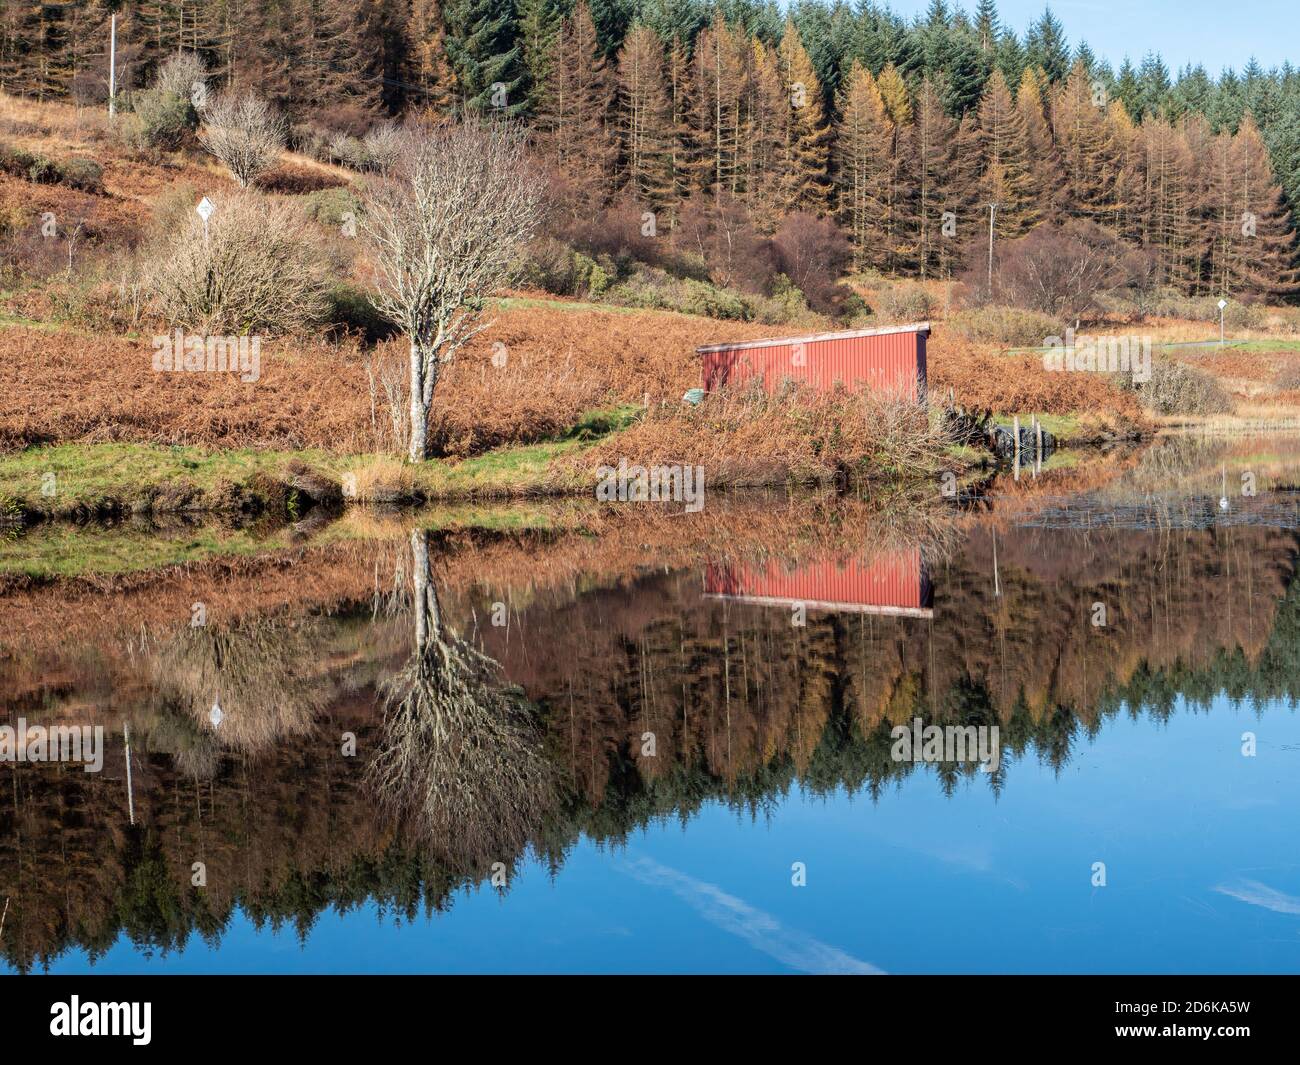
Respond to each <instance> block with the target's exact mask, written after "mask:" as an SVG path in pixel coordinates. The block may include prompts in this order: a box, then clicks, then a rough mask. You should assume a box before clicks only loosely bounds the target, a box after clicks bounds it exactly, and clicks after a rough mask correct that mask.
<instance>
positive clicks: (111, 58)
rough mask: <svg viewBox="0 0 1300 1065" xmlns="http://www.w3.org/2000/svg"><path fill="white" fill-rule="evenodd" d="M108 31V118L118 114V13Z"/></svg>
mask: <svg viewBox="0 0 1300 1065" xmlns="http://www.w3.org/2000/svg"><path fill="white" fill-rule="evenodd" d="M108 25H109V30H108V117H109V118H112V117H113V116H114V115H115V114H117V13H116V12H114V13H113V17H112V19H111V20H110V21H109V24H108Z"/></svg>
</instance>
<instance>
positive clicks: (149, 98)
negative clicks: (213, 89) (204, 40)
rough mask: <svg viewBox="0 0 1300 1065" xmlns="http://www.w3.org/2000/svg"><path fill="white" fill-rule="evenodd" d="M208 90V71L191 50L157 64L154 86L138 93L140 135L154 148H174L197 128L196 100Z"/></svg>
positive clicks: (135, 103)
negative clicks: (159, 64)
mask: <svg viewBox="0 0 1300 1065" xmlns="http://www.w3.org/2000/svg"><path fill="white" fill-rule="evenodd" d="M206 91H207V71H205V70H204V68H203V62H202V60H200V59H199V58H198V56H196V55H194V54H193V53H191V52H182V53H180V54H179V55H174V56H172V57H171V58H170V59H168V60H167V61H166V62H165V63H163V65H162V66H161V67H159V68H158V76H157V77H156V78H155V79H154V83H153V85H152V87H150V88H148V89H145V90H144V91H143V92H138V93H136V95H135V101H134V109H135V113H136V116H137V118H138V119H139V127H138V131H137V133H138V136H139V137H140V139H141V141H142V142H143V143H144V144H145V145H147V146H149V147H152V148H163V149H166V150H168V151H174V150H175V149H177V148H180V147H181V146H182V145H184V144H185V143H186V142H187V141H189V140H190V138H191V137H192V136H193V134H194V131H195V130H196V129H198V125H199V113H198V110H197V108H196V107H195V100H197V99H202V96H203V94H204V93H205V92H206Z"/></svg>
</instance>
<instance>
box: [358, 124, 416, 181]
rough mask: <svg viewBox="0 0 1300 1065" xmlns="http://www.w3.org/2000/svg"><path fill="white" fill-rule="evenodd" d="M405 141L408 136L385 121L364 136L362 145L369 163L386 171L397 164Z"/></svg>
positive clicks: (377, 168)
mask: <svg viewBox="0 0 1300 1065" xmlns="http://www.w3.org/2000/svg"><path fill="white" fill-rule="evenodd" d="M405 143H406V137H405V135H404V134H403V133H402V131H401V130H400V129H398V128H397V126H395V125H393V123H391V122H383V123H380V124H379V125H378V126H376V127H375V128H374V129H372V130H371V131H370V132H369V133H367V134H366V135H365V137H364V138H362V141H361V146H362V148H363V149H364V150H365V156H366V163H367V165H369V166H370V167H371V168H373V169H375V170H378V171H379V172H380V173H386V172H387V171H389V170H391V169H392V168H393V167H394V166H396V165H397V161H398V159H400V158H401V155H402V150H403V146H404V145H405Z"/></svg>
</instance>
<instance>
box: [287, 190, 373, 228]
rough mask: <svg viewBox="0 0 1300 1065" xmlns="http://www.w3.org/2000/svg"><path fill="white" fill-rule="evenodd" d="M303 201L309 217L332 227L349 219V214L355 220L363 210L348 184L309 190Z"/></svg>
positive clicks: (338, 225) (336, 226)
mask: <svg viewBox="0 0 1300 1065" xmlns="http://www.w3.org/2000/svg"><path fill="white" fill-rule="evenodd" d="M301 203H302V207H303V210H304V211H305V212H306V215H307V217H308V218H310V219H311V220H312V221H313V222H318V223H320V224H321V225H323V226H329V227H330V228H331V229H336V228H338V227H340V226H342V225H343V224H344V223H345V222H346V221H347V220H348V215H351V216H352V220H353V221H354V222H355V221H356V219H357V216H358V214H359V212H360V210H361V208H360V206H359V204H358V202H357V198H356V196H354V195H353V194H352V190H351V189H349V188H348V187H347V186H338V187H336V188H325V189H320V190H318V191H316V192H309V193H307V195H305V196H304V197H303V198H302V201H301Z"/></svg>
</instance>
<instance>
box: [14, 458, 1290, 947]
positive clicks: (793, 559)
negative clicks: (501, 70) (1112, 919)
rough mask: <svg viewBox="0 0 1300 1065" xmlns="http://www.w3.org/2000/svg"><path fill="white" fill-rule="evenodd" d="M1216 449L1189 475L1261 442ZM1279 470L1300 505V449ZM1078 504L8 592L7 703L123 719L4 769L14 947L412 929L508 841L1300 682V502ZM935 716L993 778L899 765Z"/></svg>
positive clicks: (489, 539)
mask: <svg viewBox="0 0 1300 1065" xmlns="http://www.w3.org/2000/svg"><path fill="white" fill-rule="evenodd" d="M1201 457H1202V458H1203V459H1206V461H1205V462H1203V463H1202V465H1203V466H1204V467H1205V470H1202V469H1201V467H1200V466H1192V467H1189V468H1188V469H1184V470H1183V472H1181V473H1180V474H1179V475H1178V483H1186V484H1187V485H1188V487H1189V489H1190V488H1194V487H1196V486H1197V485H1199V481H1198V478H1200V479H1202V480H1208V479H1209V477H1210V476H1211V475H1213V476H1214V477H1215V478H1217V479H1219V480H1221V479H1222V478H1221V475H1220V474H1219V473H1218V470H1219V468H1220V466H1224V465H1231V463H1232V461H1233V460H1232V459H1231V456H1228V457H1227V458H1225V456H1224V454H1223V451H1222V449H1214V450H1212V451H1211V453H1210V455H1209V456H1208V457H1207V456H1205V455H1202V456H1201ZM1125 461H1126V462H1127V463H1128V465H1127V466H1125V471H1126V472H1124V473H1123V476H1124V477H1127V478H1129V479H1130V483H1131V486H1132V487H1131V488H1130V489H1128V490H1125V489H1124V486H1123V484H1122V483H1117V482H1110V483H1108V484H1106V485H1105V486H1103V487H1101V488H1099V489H1092V490H1089V491H1086V492H1080V493H1076V494H1075V495H1073V496H1071V497H1069V499H1068V500H1067V505H1068V506H1070V507H1072V508H1075V510H1074V512H1075V513H1078V512H1079V508H1083V509H1085V510H1088V511H1089V512H1098V513H1109V514H1114V513H1116V512H1117V510H1118V509H1119V508H1120V507H1122V506H1127V505H1133V506H1136V505H1138V503H1139V502H1140V501H1141V500H1142V499H1144V498H1145V497H1146V496H1147V495H1149V494H1150V493H1149V489H1150V488H1151V487H1152V485H1153V483H1154V482H1153V481H1152V474H1151V470H1150V469H1149V468H1147V467H1146V466H1144V465H1143V461H1144V460H1132V461H1130V460H1125ZM1251 465H1252V466H1254V467H1257V468H1258V469H1259V470H1260V472H1261V474H1263V475H1264V476H1261V481H1262V483H1261V490H1262V491H1263V492H1265V493H1266V496H1265V502H1266V503H1268V502H1269V501H1270V500H1271V503H1269V505H1271V506H1273V507H1274V509H1273V510H1271V511H1268V513H1272V514H1277V513H1280V511H1279V510H1278V509H1277V508H1278V507H1281V508H1283V509H1284V508H1285V506H1287V505H1289V504H1287V503H1286V502H1285V501H1283V502H1281V503H1279V501H1278V499H1279V497H1278V489H1279V488H1280V487H1283V486H1284V485H1283V482H1284V480H1285V477H1286V471H1288V470H1289V469H1290V468H1291V467H1290V466H1288V465H1287V464H1286V463H1279V464H1277V465H1276V467H1271V466H1268V465H1267V464H1261V463H1259V462H1255V461H1253V460H1251ZM1211 466H1212V467H1213V468H1212V469H1210V467H1211ZM1197 471H1201V472H1197ZM1206 471H1208V472H1206ZM1202 473H1204V474H1205V475H1204V477H1202ZM1047 480H1048V479H1047V477H1046V476H1044V478H1043V479H1042V481H1043V482H1046V481H1047ZM1046 487H1050V485H1047V486H1046ZM1176 487H1177V483H1174V482H1165V483H1164V488H1165V489H1166V490H1168V491H1169V492H1170V493H1171V494H1173V495H1176V492H1175V491H1174V489H1176ZM1108 493H1110V495H1109V498H1107V494H1108ZM1061 499H1062V496H1061V495H1060V492H1059V486H1058V490H1057V491H1054V492H1048V491H1039V492H1037V494H1030V492H1029V489H1028V487H1027V486H1025V484H1024V482H1022V484H1021V486H1018V487H1017V488H1016V489H1015V491H1013V492H1011V493H1009V495H1008V496H1006V497H1003V498H991V499H990V500H989V501H988V509H987V510H984V511H982V512H980V513H978V514H970V513H963V512H961V511H947V512H945V513H944V514H942V515H941V516H939V517H935V516H934V515H933V514H929V515H927V516H925V518H924V520H919V519H914V517H913V516H912V515H910V514H905V515H904V517H903V518H902V519H901V520H895V521H886V520H884V519H882V517H881V514H880V508H879V506H878V505H877V504H874V503H866V502H862V501H852V500H849V501H843V500H840V501H834V500H831V501H827V500H815V501H802V502H800V501H773V500H765V501H760V502H758V503H757V504H746V503H744V502H742V501H735V502H734V503H732V504H730V505H724V504H719V505H718V506H717V507H716V509H715V507H714V505H713V504H712V503H711V505H710V507H709V508H708V509H707V510H706V512H705V513H703V514H701V515H698V516H696V517H698V519H699V520H698V521H692V522H691V523H689V524H688V523H686V522H683V521H682V520H681V519H676V518H666V517H660V516H656V515H655V514H652V513H646V514H644V515H636V516H632V517H629V516H627V515H624V514H621V513H620V514H618V515H617V516H612V517H604V516H596V517H593V516H592V515H591V514H590V513H587V512H585V511H583V512H580V513H577V514H576V515H567V516H566V515H565V514H556V515H553V516H552V517H551V518H550V520H549V527H547V528H536V529H523V530H519V531H503V532H486V531H483V530H481V529H479V530H473V529H464V528H457V529H450V530H448V529H442V530H437V531H435V530H431V529H430V528H428V527H427V525H422V526H420V527H416V528H414V529H413V528H411V527H410V525H409V523H403V522H401V521H398V520H396V519H393V520H391V521H390V520H387V519H382V518H378V517H376V518H371V519H366V520H368V521H370V522H371V524H369V525H366V526H364V527H361V526H358V527H356V528H348V527H343V528H333V529H326V530H323V531H322V532H321V533H319V534H318V536H317V537H316V538H315V539H310V540H308V541H307V542H306V543H293V544H286V545H284V546H283V548H282V549H280V550H278V551H267V552H264V553H262V554H259V555H257V556H255V557H252V558H241V559H238V560H233V561H232V560H228V559H222V560H216V561H212V562H210V563H205V564H196V565H192V566H190V567H189V568H187V569H185V570H180V571H169V572H165V573H164V572H158V573H152V572H151V573H149V574H144V575H133V576H130V577H128V578H123V579H120V580H116V581H96V582H79V583H78V582H74V583H61V584H48V583H44V582H39V581H36V582H32V581H20V582H12V583H11V584H10V585H9V586H8V587H6V589H5V591H4V594H3V595H2V596H0V633H6V634H9V635H7V636H2V637H0V692H2V693H3V694H2V695H0V719H3V718H6V717H11V718H16V717H17V716H18V715H19V714H24V715H25V716H26V717H27V718H28V719H29V720H33V721H35V720H44V721H47V722H67V723H86V722H87V721H97V722H103V723H105V724H107V725H108V726H109V729H110V731H111V732H112V734H113V736H114V740H113V742H112V743H111V744H110V750H109V753H108V756H107V762H106V769H105V771H104V772H103V773H102V774H99V775H91V774H84V773H82V772H81V771H80V768H79V767H64V766H58V765H47V766H30V765H28V766H14V765H5V766H4V767H3V772H4V773H5V774H6V775H7V777H6V779H5V780H4V781H3V782H2V786H3V788H4V793H5V795H6V796H7V800H8V801H6V802H5V803H4V804H3V809H0V896H3V897H4V898H5V899H7V900H8V912H7V917H6V919H5V926H4V929H3V934H2V935H0V951H3V954H4V956H5V958H6V959H7V960H8V962H9V963H10V964H11V965H13V966H15V967H17V968H19V969H29V968H33V967H39V966H40V965H42V964H44V963H46V962H48V961H49V960H50V959H53V958H57V957H59V956H60V955H61V954H63V953H64V952H66V951H68V950H70V949H73V948H81V949H84V950H86V951H87V952H88V953H89V954H90V956H91V957H92V958H93V957H95V956H96V955H97V954H99V953H101V952H103V951H104V950H106V949H107V948H108V947H109V946H110V945H112V944H113V943H114V942H115V941H116V940H117V939H118V937H119V936H122V935H125V936H126V937H127V939H128V940H129V941H130V942H131V943H133V944H135V945H136V947H137V949H139V950H141V951H148V950H169V949H172V948H175V947H177V946H179V945H181V944H183V943H184V942H185V941H186V939H187V937H188V936H190V935H191V934H192V933H194V932H197V933H199V934H200V935H201V936H203V937H205V938H207V939H208V940H209V941H211V942H219V941H220V939H221V937H222V934H223V932H224V930H225V929H227V928H228V927H229V926H230V923H231V921H232V919H233V915H235V914H236V912H237V911H239V912H242V913H244V914H246V915H248V916H249V917H251V918H252V919H253V920H254V921H256V922H264V923H266V924H269V925H272V926H277V925H279V924H280V923H283V922H287V923H289V924H290V925H292V926H293V927H296V928H297V929H298V931H299V933H300V934H301V935H303V936H305V935H306V934H307V932H308V931H309V930H310V929H311V928H312V927H313V925H314V924H315V922H317V921H318V919H319V918H320V915H321V914H322V913H323V912H325V911H326V910H329V909H335V910H339V911H342V912H346V911H349V910H351V909H353V908H356V907H358V906H361V905H363V904H364V905H373V904H376V903H377V904H378V905H379V906H380V907H381V909H382V910H383V911H384V912H393V913H398V914H402V915H405V916H407V917H413V916H415V915H416V914H418V913H419V912H420V911H421V910H423V911H426V912H430V911H435V910H443V909H445V908H446V907H448V906H449V905H450V902H451V901H452V899H453V898H454V897H455V895H456V893H457V892H458V891H459V890H460V889H461V888H462V887H464V886H466V885H472V884H477V883H480V882H483V881H485V880H488V879H489V878H491V876H492V872H493V869H494V867H496V866H497V863H500V867H502V868H504V869H506V870H507V871H509V870H511V869H512V867H513V866H514V865H515V864H516V863H518V861H519V859H520V858H521V857H522V856H523V855H524V854H526V853H527V852H529V851H531V852H533V853H535V854H536V855H538V856H539V857H540V858H541V859H542V861H543V862H544V863H545V864H546V865H547V866H549V868H550V869H552V870H556V871H558V870H559V869H561V868H562V867H563V866H564V864H565V862H566V860H568V857H569V856H570V855H571V854H572V853H573V852H574V849H575V848H576V847H577V846H579V843H580V841H583V840H594V841H597V842H600V843H621V842H623V841H626V840H627V839H629V837H630V836H631V835H632V834H634V833H636V832H637V831H638V830H639V829H641V828H643V827H644V826H647V825H650V824H653V823H655V822H656V821H658V820H661V819H663V818H675V819H679V820H680V821H682V822H683V823H684V824H686V825H690V824H692V822H693V819H694V818H695V817H696V815H697V814H699V813H700V811H701V810H702V809H703V808H704V807H705V806H706V805H707V804H710V803H719V804H724V805H726V806H729V807H731V808H733V809H735V810H738V811H746V812H749V813H766V814H773V813H776V812H778V811H780V810H781V809H782V808H783V805H784V804H785V803H787V801H788V798H789V796H790V795H791V794H792V793H793V792H795V791H802V792H804V793H806V794H810V795H819V796H827V797H830V796H835V795H842V794H845V793H855V794H864V795H869V796H872V797H874V798H877V799H879V798H881V797H882V796H885V795H886V794H887V793H889V792H890V791H891V790H892V789H894V788H896V787H898V786H899V785H900V784H901V783H902V782H904V781H906V780H908V779H909V778H911V777H913V776H920V777H922V778H925V782H926V786H927V787H928V788H930V790H931V791H934V792H935V794H936V796H937V795H938V794H940V793H943V794H946V795H948V796H950V798H949V799H948V800H947V801H949V802H950V803H952V804H953V805H954V806H956V805H959V804H961V803H963V802H965V801H967V800H966V799H965V798H964V795H965V790H964V785H963V781H968V782H969V785H970V787H971V788H973V789H978V790H979V792H981V793H983V794H990V793H991V794H993V795H997V794H1001V793H1003V792H1005V791H1007V790H1008V789H1015V788H1016V786H1017V772H1018V771H1025V770H1027V769H1028V768H1029V766H1028V765H1027V763H1030V764H1035V765H1036V764H1042V765H1046V766H1049V767H1051V769H1052V770H1053V771H1055V772H1057V773H1061V772H1063V771H1064V770H1065V768H1066V767H1067V766H1069V765H1070V764H1071V760H1072V759H1074V758H1075V757H1076V756H1077V755H1078V754H1079V752H1080V751H1081V750H1084V749H1086V746H1087V744H1088V742H1089V740H1090V738H1093V737H1097V736H1099V735H1100V734H1101V733H1102V732H1103V730H1104V729H1106V727H1107V722H1110V721H1115V720H1116V719H1117V718H1119V717H1120V716H1121V715H1122V716H1123V718H1124V720H1125V721H1134V720H1136V721H1141V722H1146V723H1147V724H1148V726H1149V723H1151V722H1160V721H1165V720H1167V719H1168V718H1169V717H1170V715H1172V714H1173V713H1175V710H1176V708H1177V707H1179V706H1180V705H1186V706H1187V707H1189V708H1190V709H1191V710H1193V711H1196V710H1208V709H1209V707H1210V705H1211V703H1212V701H1213V700H1214V699H1215V698H1216V697H1217V696H1219V695H1220V694H1221V693H1226V695H1227V696H1228V697H1229V698H1230V699H1232V700H1234V701H1237V702H1241V703H1245V704H1248V705H1251V706H1253V707H1255V708H1256V711H1257V713H1259V714H1261V715H1264V714H1272V713H1277V712H1278V711H1279V709H1280V708H1281V707H1282V706H1283V705H1284V704H1285V705H1294V701H1295V698H1296V695H1297V693H1300V581H1297V579H1296V559H1297V553H1298V552H1300V537H1298V535H1297V531H1296V529H1295V527H1294V523H1289V522H1287V521H1284V520H1269V521H1257V522H1251V523H1231V522H1227V523H1225V522H1221V521H1218V522H1208V523H1201V524H1197V523H1186V524H1178V523H1171V522H1159V521H1157V522H1151V523H1136V524H1134V523H1127V524H1126V523H1120V522H1111V523H1106V522H1100V521H1099V522H1084V523H1077V522H1076V523H1072V522H1070V521H1058V520H1056V518H1055V517H1053V515H1054V514H1056V513H1057V510H1059V508H1060V507H1061V505H1062V504H1061V502H1060V501H1061ZM1183 502H1184V503H1186V496H1184V500H1183ZM1188 505H1189V506H1191V505H1193V504H1188ZM1194 505H1196V506H1199V504H1194ZM1252 505H1253V504H1252ZM1053 508H1057V510H1054V509H1053ZM1242 509H1247V508H1245V507H1243V508H1242ZM1265 509H1266V508H1265ZM347 520H354V521H355V520H359V519H347ZM195 602H203V603H204V604H205V605H206V614H207V623H206V624H205V625H203V626H193V625H191V623H190V622H191V617H192V609H191V608H192V606H193V604H194V603H195ZM1099 602H1100V603H1103V604H1105V605H1106V606H1107V608H1108V609H1107V623H1106V624H1105V625H1103V626H1097V625H1094V624H1093V623H1092V619H1093V617H1094V616H1095V615H1094V612H1093V607H1094V605H1095V604H1096V603H1099ZM497 604H500V605H501V606H502V607H504V610H500V611H499V610H495V609H494V606H495V605H497ZM797 607H802V608H803V609H802V611H798V610H796V608H797ZM797 614H798V615H801V616H799V617H797V618H796V615H797ZM501 618H504V619H505V621H506V624H494V623H493V622H494V621H496V620H500V619H501ZM15 634H16V636H17V638H16V639H15V638H14V636H15ZM218 698H219V700H220V704H221V706H222V708H223V712H224V717H223V719H222V721H221V723H220V725H217V726H215V727H214V726H213V725H212V723H211V720H210V717H209V712H210V708H211V706H212V703H213V701H214V699H218ZM915 717H920V718H921V719H922V720H923V721H924V722H926V723H927V724H929V723H934V724H945V725H946V724H952V725H976V726H978V725H997V726H999V728H1000V733H1001V737H1002V742H1003V756H1002V759H1001V764H1000V766H999V768H998V771H997V772H996V773H993V774H983V773H979V772H978V771H977V769H976V767H975V766H974V765H971V764H968V763H956V764H939V765H936V766H930V767H917V766H915V765H913V764H912V763H908V762H898V761H895V760H893V758H892V757H891V739H890V729H891V727H892V726H893V725H895V724H905V723H908V722H910V721H912V720H913V718H915ZM1117 725H1118V722H1117ZM128 726H129V729H130V741H131V742H130V747H131V751H130V759H131V760H130V762H129V766H130V770H131V771H130V774H129V779H128V761H127V750H126V748H125V744H124V742H123V741H124V740H125V734H126V731H127V728H128ZM349 734H350V735H351V736H353V737H355V741H356V743H355V750H356V756H355V757H351V756H349V754H348V753H346V751H345V747H346V741H345V736H347V735H349ZM930 780H933V782H934V783H928V781H930ZM936 784H937V790H936ZM858 816H860V817H862V818H870V817H871V810H870V807H863V808H861V812H860V814H859V815H858ZM195 862H202V863H203V864H204V866H205V868H206V874H207V875H206V880H207V883H206V886H203V887H197V886H194V885H193V883H192V868H193V865H194V863H195ZM1231 883H1236V882H1235V881H1232V882H1230V885H1231ZM1233 890H1234V891H1237V894H1236V895H1233V896H1232V897H1234V898H1237V897H1242V893H1243V891H1244V890H1245V889H1241V890H1237V889H1236V888H1234V889H1233ZM1258 894H1259V893H1258V892H1256V893H1255V895H1258Z"/></svg>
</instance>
